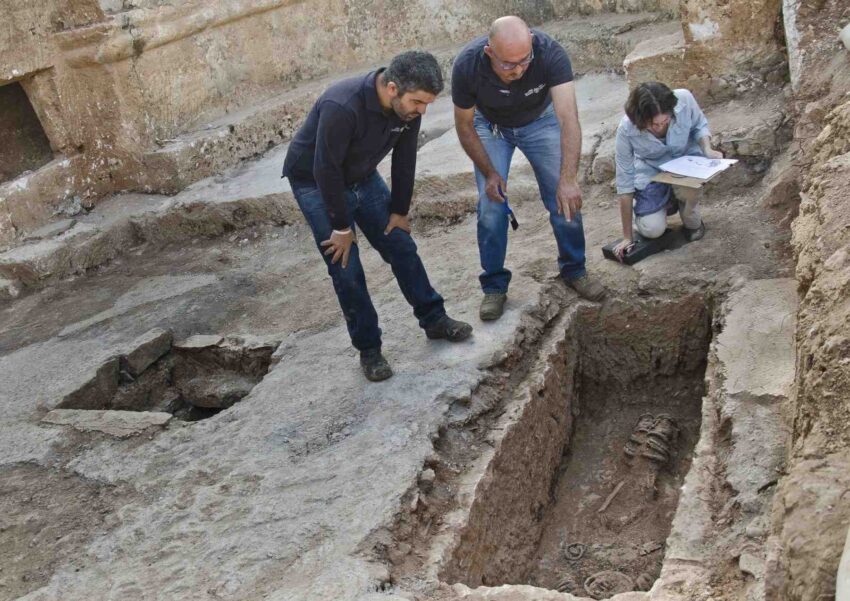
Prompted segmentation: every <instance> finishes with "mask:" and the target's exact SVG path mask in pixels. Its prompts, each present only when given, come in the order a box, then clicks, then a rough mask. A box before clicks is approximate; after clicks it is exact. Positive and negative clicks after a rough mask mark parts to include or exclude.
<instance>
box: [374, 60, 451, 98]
mask: <svg viewBox="0 0 850 601" xmlns="http://www.w3.org/2000/svg"><path fill="white" fill-rule="evenodd" d="M383 75H384V81H385V82H386V83H389V82H393V83H395V85H396V86H397V87H398V93H399V95H400V96H402V95H404V94H407V93H408V92H415V91H419V90H421V91H423V92H428V93H429V94H434V95H435V96H436V95H437V94H439V93H440V92H442V91H443V72H442V70H441V69H440V64H439V63H438V62H437V59H436V58H434V55H433V54H431V53H430V52H423V51H421V50H408V51H407V52H402V53H401V54H399V55H398V56H396V57H395V58H393V60H392V61H390V66H389V67H387V69H386V70H385V71H384V73H383Z"/></svg>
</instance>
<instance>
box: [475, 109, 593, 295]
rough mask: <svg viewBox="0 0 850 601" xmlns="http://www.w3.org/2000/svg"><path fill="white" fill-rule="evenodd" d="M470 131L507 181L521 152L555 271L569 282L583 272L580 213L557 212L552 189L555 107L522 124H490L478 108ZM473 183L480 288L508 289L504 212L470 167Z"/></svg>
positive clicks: (557, 140)
mask: <svg viewBox="0 0 850 601" xmlns="http://www.w3.org/2000/svg"><path fill="white" fill-rule="evenodd" d="M475 131H476V133H478V137H479V138H480V139H481V143H482V144H483V145H484V149H485V150H486V151H487V155H488V156H489V157H490V162H491V163H492V164H493V167H494V168H495V169H496V171H497V172H498V173H499V175H501V176H502V178H504V180H505V181H508V171H509V170H510V166H511V157H512V156H513V154H514V149H515V148H519V149H520V151H521V152H522V153H523V154H524V155H525V156H526V158H527V159H528V162H529V163H531V167H532V168H533V169H534V175H535V177H536V178H537V185H538V187H539V188H540V197H541V198H542V199H543V205H544V206H545V207H546V210H547V211H548V212H549V223H551V224H552V231H553V232H554V233H555V242H557V244H558V269H559V271H560V273H561V277H563V278H564V279H566V280H574V279H576V278H579V277H581V276H583V275H584V274H585V268H584V228H583V227H582V222H581V214H577V215H575V218H574V219H573V220H572V221H567V219H566V217H565V216H564V215H561V214H559V213H558V201H557V196H556V194H557V190H558V180H559V179H560V175H561V127H560V125H559V124H558V119H557V117H556V116H555V110H554V108H553V107H552V105H549V108H547V109H546V110H545V111H543V114H541V115H540V116H539V117H538V118H537V119H535V120H534V121H532V122H531V123H529V124H528V125H524V126H522V127H494V125H493V124H492V123H490V122H489V121H487V119H485V118H484V116H483V115H481V114H480V113H479V112H478V111H476V112H475ZM475 181H476V183H477V184H478V252H479V254H480V256H481V268H482V269H483V270H484V272H483V273H482V274H481V275H480V276H479V280H480V281H481V288H482V289H483V290H484V292H485V293H487V292H507V291H508V284H509V283H510V281H511V272H510V271H509V270H507V269H505V253H506V251H507V247H508V216H507V213H505V205H504V204H503V203H500V202H495V201H492V200H490V197H488V196H487V192H485V185H486V179H485V177H484V174H483V173H481V172H480V171H479V170H478V168H476V169H475Z"/></svg>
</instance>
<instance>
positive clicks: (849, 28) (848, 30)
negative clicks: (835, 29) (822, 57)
mask: <svg viewBox="0 0 850 601" xmlns="http://www.w3.org/2000/svg"><path fill="white" fill-rule="evenodd" d="M838 39H840V40H841V42H842V43H843V44H844V47H845V48H846V49H847V50H850V23H848V24H847V25H845V26H844V29H842V30H841V33H839V34H838Z"/></svg>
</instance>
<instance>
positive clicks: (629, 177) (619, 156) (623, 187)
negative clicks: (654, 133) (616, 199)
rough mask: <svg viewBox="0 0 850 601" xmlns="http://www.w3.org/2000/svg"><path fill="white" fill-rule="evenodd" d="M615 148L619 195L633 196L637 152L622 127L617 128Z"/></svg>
mask: <svg viewBox="0 0 850 601" xmlns="http://www.w3.org/2000/svg"><path fill="white" fill-rule="evenodd" d="M614 148H615V150H614V163H615V166H616V170H617V194H632V193H634V191H635V151H634V149H633V148H632V143H631V140H629V136H628V135H626V133H625V131H623V126H622V125H621V126H620V127H618V128H617V138H616V140H615V146H614Z"/></svg>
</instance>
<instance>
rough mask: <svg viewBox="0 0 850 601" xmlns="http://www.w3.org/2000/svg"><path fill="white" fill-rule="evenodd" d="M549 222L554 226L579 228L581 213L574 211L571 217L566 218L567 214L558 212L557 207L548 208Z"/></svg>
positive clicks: (580, 225)
mask: <svg viewBox="0 0 850 601" xmlns="http://www.w3.org/2000/svg"><path fill="white" fill-rule="evenodd" d="M547 208H548V207H547ZM549 223H551V224H552V226H553V227H556V228H580V227H582V222H581V213H576V214H575V215H573V218H572V219H570V220H567V215H565V214H564V213H559V212H558V210H557V209H554V210H549Z"/></svg>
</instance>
